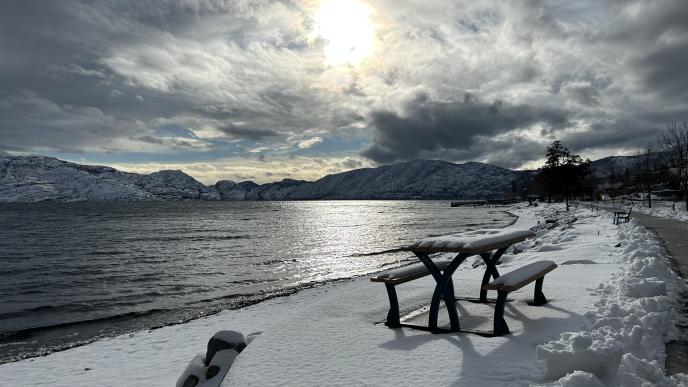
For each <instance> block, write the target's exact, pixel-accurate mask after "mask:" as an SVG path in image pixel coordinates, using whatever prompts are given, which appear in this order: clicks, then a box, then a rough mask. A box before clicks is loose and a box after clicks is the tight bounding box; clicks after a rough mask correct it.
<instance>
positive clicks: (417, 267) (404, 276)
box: [370, 259, 452, 328]
mask: <svg viewBox="0 0 688 387" xmlns="http://www.w3.org/2000/svg"><path fill="white" fill-rule="evenodd" d="M433 262H434V263H435V266H437V269H439V270H440V271H443V270H444V269H446V268H447V266H449V264H450V263H451V262H452V261H451V260H450V259H438V260H433ZM430 274H431V273H430V271H429V270H428V268H427V267H426V266H425V264H424V263H422V262H419V263H414V264H412V265H408V266H403V267H399V268H396V269H392V270H388V271H386V272H384V273H382V274H380V275H378V276H377V277H373V278H371V279H370V281H371V282H382V283H384V284H385V288H386V289H387V296H388V297H389V312H387V320H386V321H385V325H387V326H388V327H390V328H398V327H400V326H401V320H400V316H399V300H398V298H397V291H396V290H395V289H394V287H395V286H396V285H399V284H403V283H404V282H409V281H413V280H415V279H418V278H422V277H425V276H426V275H430Z"/></svg>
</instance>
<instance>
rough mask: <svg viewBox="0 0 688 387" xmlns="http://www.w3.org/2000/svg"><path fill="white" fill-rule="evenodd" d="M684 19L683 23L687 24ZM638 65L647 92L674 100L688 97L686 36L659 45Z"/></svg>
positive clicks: (687, 35)
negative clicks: (656, 93) (676, 40)
mask: <svg viewBox="0 0 688 387" xmlns="http://www.w3.org/2000/svg"><path fill="white" fill-rule="evenodd" d="M686 8H688V5H686ZM686 17H687V19H685V20H684V22H685V23H686V24H688V16H686ZM638 64H639V67H640V68H641V69H642V71H643V74H644V79H645V84H646V86H647V88H648V89H649V90H653V91H660V92H663V93H666V94H668V95H669V96H670V97H674V98H675V97H682V98H686V97H688V34H686V35H685V38H684V39H683V40H682V41H679V42H672V43H670V44H666V45H661V46H660V47H659V48H657V49H655V50H653V51H652V52H650V54H649V55H647V56H646V57H644V58H642V59H641V60H640V61H639V63H638Z"/></svg>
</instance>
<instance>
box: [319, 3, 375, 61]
mask: <svg viewBox="0 0 688 387" xmlns="http://www.w3.org/2000/svg"><path fill="white" fill-rule="evenodd" d="M370 13H371V10H370V7H369V6H368V5H366V4H364V3H362V2H360V1H357V0H323V2H322V3H321V4H320V8H319V9H318V11H317V12H316V13H315V15H314V19H315V25H314V30H313V32H314V34H315V35H316V36H318V37H321V38H322V39H324V40H325V41H327V45H326V46H325V57H326V60H327V63H329V64H331V65H345V64H352V65H357V64H360V63H361V62H362V61H363V60H364V59H365V58H367V57H368V56H370V54H371V53H372V52H373V38H374V34H375V31H374V29H373V24H372V23H371V21H370Z"/></svg>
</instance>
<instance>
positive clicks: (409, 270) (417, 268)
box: [377, 259, 452, 279]
mask: <svg viewBox="0 0 688 387" xmlns="http://www.w3.org/2000/svg"><path fill="white" fill-rule="evenodd" d="M451 261H452V260H451V259H433V262H434V263H435V266H437V268H438V269H440V270H443V269H444V267H445V266H447V265H449V263H451ZM422 271H427V268H426V267H425V264H423V263H414V264H411V265H407V266H403V267H400V268H396V269H392V270H388V271H386V272H384V273H382V274H380V275H378V276H377V278H389V279H394V278H403V277H406V276H409V275H412V274H415V273H418V272H422Z"/></svg>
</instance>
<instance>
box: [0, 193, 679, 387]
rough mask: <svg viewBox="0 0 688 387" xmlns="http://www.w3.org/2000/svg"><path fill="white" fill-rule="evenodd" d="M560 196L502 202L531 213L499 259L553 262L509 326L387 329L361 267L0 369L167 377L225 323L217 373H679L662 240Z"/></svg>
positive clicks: (577, 379) (527, 380) (479, 320)
mask: <svg viewBox="0 0 688 387" xmlns="http://www.w3.org/2000/svg"><path fill="white" fill-rule="evenodd" d="M557 209H559V207H558V206H557V207H554V206H552V207H548V206H541V207H538V208H532V207H531V208H520V209H514V210H513V212H514V213H515V214H516V215H518V216H519V219H518V221H517V222H516V223H515V224H514V225H512V226H510V227H514V228H530V227H534V226H535V227H536V230H537V237H535V238H533V239H531V240H528V241H526V242H524V243H522V244H520V245H517V246H516V251H512V252H510V253H508V254H506V255H505V256H504V257H503V258H502V264H501V265H500V271H501V272H502V273H506V272H509V271H510V270H512V269H515V268H517V267H520V266H523V265H525V264H527V263H529V262H533V261H537V260H541V259H548V260H553V261H555V262H556V263H557V264H558V265H559V267H558V268H557V269H556V270H554V271H553V272H551V273H549V274H548V275H547V277H546V279H545V283H544V293H545V294H546V295H547V298H548V300H549V303H548V304H547V305H545V306H541V307H533V306H529V305H528V304H527V303H526V301H528V300H529V299H530V298H532V285H531V286H527V287H525V288H523V289H521V290H520V291H517V292H514V293H512V294H511V295H510V298H512V299H513V301H512V302H510V303H509V304H508V306H507V309H506V319H507V322H508V324H509V326H510V328H511V330H512V334H511V335H507V336H503V337H497V338H487V337H481V336H478V335H473V334H463V333H459V334H436V335H433V334H429V333H427V332H422V331H412V330H408V329H388V328H387V327H385V326H384V325H382V324H381V322H382V321H383V320H384V318H385V315H386V312H387V308H388V302H387V296H386V293H385V291H384V287H383V286H381V285H380V284H376V283H371V282H369V280H368V276H364V277H359V278H355V279H352V280H346V281H339V282H334V283H330V284H327V285H323V286H319V287H315V288H312V289H306V290H303V291H301V292H299V293H297V294H294V295H291V296H288V297H282V298H275V299H272V300H269V301H266V302H262V303H260V304H256V305H252V306H249V307H246V308H243V309H239V310H230V311H224V312H221V313H219V314H217V315H214V316H210V317H207V318H204V319H199V320H195V321H191V322H189V323H186V324H182V325H175V326H169V327H164V328H161V329H156V330H152V331H142V332H137V333H133V334H129V335H123V336H118V337H115V338H111V339H106V340H101V341H98V342H95V343H92V344H89V345H85V346H82V347H78V348H73V349H70V350H67V351H63V352H58V353H53V354H51V355H48V356H45V357H40V358H32V359H27V360H24V361H20V362H15V363H8V364H3V365H0V374H1V375H2V381H1V382H0V383H2V384H5V383H6V384H7V385H27V386H32V385H51V386H56V385H58V386H62V385H63V386H73V385H83V386H90V385H94V386H119V385H132V386H139V385H140V386H158V385H160V386H169V385H174V383H175V382H176V380H177V378H178V377H179V375H180V374H181V372H182V371H183V369H184V368H185V367H186V364H187V363H188V362H189V361H190V360H191V359H192V358H193V357H194V356H195V355H196V354H197V353H199V352H203V351H204V348H205V344H206V342H207V340H208V338H210V337H211V336H212V335H213V334H214V333H215V332H217V331H219V330H224V329H231V330H236V331H240V332H243V333H244V334H247V335H248V334H252V333H254V334H256V335H254V337H255V339H254V340H253V341H252V342H251V343H250V344H249V346H248V347H247V348H246V349H245V350H244V351H243V352H242V354H241V355H240V356H239V357H238V358H237V360H236V361H235V363H234V364H233V366H232V368H231V369H230V371H229V373H228V375H227V377H226V378H225V381H224V382H223V385H224V386H230V385H237V386H239V385H258V386H262V385H362V384H376V385H379V384H383V385H416V384H421V383H423V384H430V385H478V384H493V385H514V386H521V385H538V384H547V383H552V385H566V386H583V385H586V386H590V385H593V386H594V385H643V383H647V384H649V385H667V386H672V385H681V383H684V384H685V383H686V382H688V379H686V378H685V377H682V376H676V377H667V376H665V375H664V372H663V364H664V342H665V341H668V340H670V339H672V338H675V335H676V334H677V331H676V328H675V322H676V319H677V315H676V313H677V312H676V305H677V303H678V292H679V289H680V286H682V283H681V281H680V280H679V279H677V278H676V276H675V275H674V274H673V273H672V272H671V270H670V269H669V268H668V266H667V263H666V261H665V259H664V258H665V257H664V251H663V250H662V248H661V247H660V244H659V243H658V242H657V241H656V240H655V239H654V238H653V237H652V235H651V234H649V233H648V232H647V231H646V230H645V229H643V228H642V227H640V226H639V225H638V224H637V223H636V222H634V221H631V222H629V223H626V224H621V225H619V226H616V225H613V224H612V222H611V216H610V215H609V213H607V212H604V211H600V212H592V211H590V210H587V209H579V210H573V211H572V212H570V213H564V212H557V211H556V210H557ZM545 219H557V221H556V222H554V223H544V220H545ZM538 223H540V226H539V227H537V225H538ZM448 231H449V230H448ZM475 262H476V266H477V260H476V261H475ZM469 263H473V259H472V258H471V259H469ZM481 274H482V270H481V269H480V267H475V268H474V267H473V265H470V264H464V265H462V266H461V267H460V268H459V271H457V272H456V274H455V275H454V283H455V287H456V293H457V295H460V296H475V295H476V294H477V290H478V287H479V283H480V275H481ZM433 285H434V282H433V281H432V279H431V278H429V277H425V278H423V279H421V280H418V281H414V282H412V283H408V284H404V285H401V286H400V287H399V289H398V292H399V297H400V305H401V308H402V315H406V318H407V319H409V320H414V319H416V320H419V319H420V320H422V319H423V318H424V315H425V314H426V313H424V309H423V307H424V306H425V305H427V304H428V302H429V298H430V295H431V293H432V288H433ZM491 308H492V306H491V305H481V304H470V303H460V306H459V312H460V315H461V318H462V325H463V326H464V327H466V328H470V327H471V326H472V327H481V326H483V325H485V326H487V325H489V324H490V323H491V320H492V309H491ZM445 314H446V313H445ZM440 316H443V315H442V312H441V313H440Z"/></svg>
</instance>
